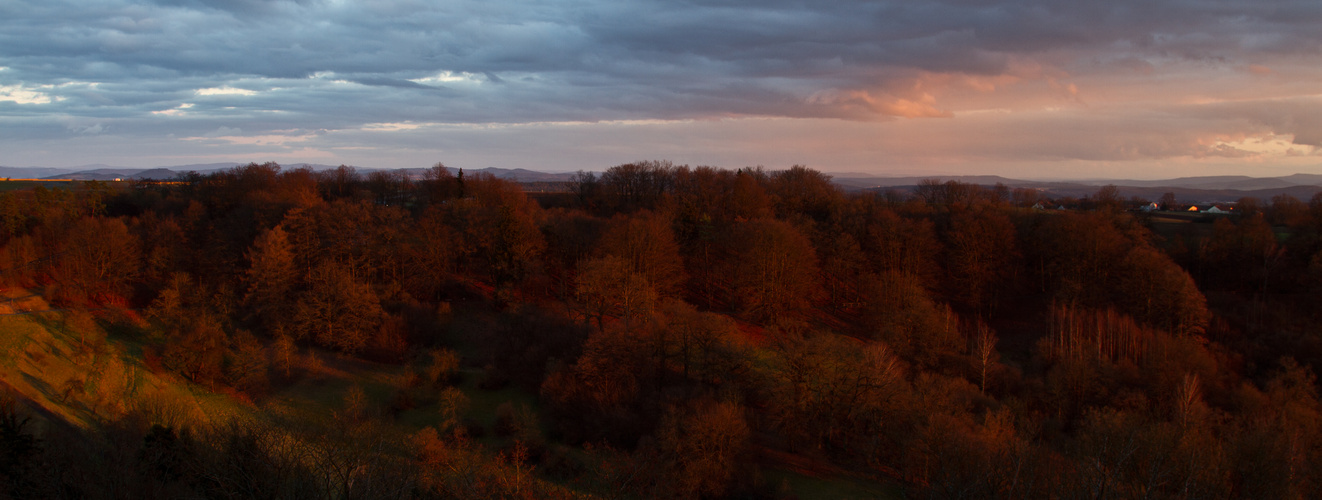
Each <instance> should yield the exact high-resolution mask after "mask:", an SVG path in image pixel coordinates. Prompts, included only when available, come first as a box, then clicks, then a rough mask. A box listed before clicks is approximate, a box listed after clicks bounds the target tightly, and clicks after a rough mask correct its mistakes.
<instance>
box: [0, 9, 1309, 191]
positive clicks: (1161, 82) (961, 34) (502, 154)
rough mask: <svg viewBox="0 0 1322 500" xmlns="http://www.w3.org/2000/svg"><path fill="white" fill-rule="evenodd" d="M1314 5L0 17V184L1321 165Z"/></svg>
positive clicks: (1021, 172)
mask: <svg viewBox="0 0 1322 500" xmlns="http://www.w3.org/2000/svg"><path fill="white" fill-rule="evenodd" d="M1320 146H1322V2H1318V1H1317V0H1306V1H1270V0H1265V1H1224V0H1223V1H1201V0H1108V1H1104V2H1102V1H1087V2H1081V1H1076V0H1041V1H1031V0H1023V1H1015V0H949V1H918V0H876V1H841V0H816V1H802V0H795V1H788V0H713V1H705V2H698V1H666V0H562V1H553V2H546V1H521V0H518V1H505V0H488V1H481V2H470V1H443V0H442V1H423V0H372V1H353V0H294V1H287V0H159V1H131V0H79V1H64V0H42V1H27V0H0V165H5V166H45V167H74V166H81V165H88V164H109V165H117V166H127V167H139V168H148V167H156V166H169V165H184V164H197V163H213V162H243V163H246V162H250V161H256V162H265V161H275V162H280V163H301V162H308V163H320V164H332V165H338V164H348V165H355V166H360V167H368V168H404V167H425V166H431V165H433V164H435V163H437V162H443V163H445V164H446V165H448V166H451V167H460V168H483V167H500V168H527V169H532V170H541V171H575V170H604V169H605V168H607V167H610V166H612V165H618V164H623V163H628V162H632V161H638V160H670V161H673V162H675V163H676V164H689V165H712V166H718V167H725V168H739V167H744V166H753V165H763V166H766V167H767V168H771V169H781V168H787V167H789V166H791V165H796V164H801V165H806V166H809V167H812V168H815V169H818V170H822V171H825V172H833V173H837V174H839V173H867V174H874V175H883V176H886V175H893V176H900V175H929V174H930V175H952V174H999V175H1005V176H1008V177H1018V178H1051V179H1068V178H1131V179H1156V178H1170V177H1180V176H1196V175H1251V176H1256V177H1267V176H1277V175H1289V174H1293V173H1297V172H1302V173H1322V147H1320Z"/></svg>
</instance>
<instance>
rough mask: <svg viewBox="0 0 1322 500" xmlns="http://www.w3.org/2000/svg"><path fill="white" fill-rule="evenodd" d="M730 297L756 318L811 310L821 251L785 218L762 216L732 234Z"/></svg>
mask: <svg viewBox="0 0 1322 500" xmlns="http://www.w3.org/2000/svg"><path fill="white" fill-rule="evenodd" d="M729 238H730V244H731V247H732V251H731V253H730V255H731V261H730V262H729V263H728V265H729V268H730V273H729V276H730V278H729V279H730V288H731V292H730V293H731V299H732V300H731V302H732V303H733V304H735V305H736V306H738V307H739V309H741V310H743V311H744V312H745V313H747V314H749V315H750V316H752V317H755V318H759V319H763V320H774V319H776V318H781V317H794V316H798V315H801V314H805V313H807V312H808V311H809V309H810V308H811V306H812V303H813V301H814V300H815V299H816V298H817V296H818V294H819V291H820V283H819V281H818V274H817V255H816V253H815V251H814V250H813V247H812V244H811V243H810V242H809V241H808V238H807V237H805V236H804V235H803V233H800V232H799V231H798V230H797V229H795V228H794V226H792V225H790V224H789V223H787V222H782V221H778V220H774V219H758V220H752V221H748V222H745V223H742V224H739V225H736V226H735V227H734V228H733V230H732V231H731V234H730V235H729Z"/></svg>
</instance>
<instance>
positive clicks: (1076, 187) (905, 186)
mask: <svg viewBox="0 0 1322 500" xmlns="http://www.w3.org/2000/svg"><path fill="white" fill-rule="evenodd" d="M239 165H240V164H239V163H199V164H191V165H175V166H166V167H158V168H151V169H142V168H127V167H115V166H110V165H85V166H83V167H78V168H50V167H3V166H0V178H12V179H76V180H100V181H105V180H114V179H156V180H168V179H173V178H175V177H176V176H178V175H179V174H180V173H184V172H190V171H191V172H198V173H208V172H214V171H216V170H223V169H228V168H234V167H236V166H239ZM303 167H307V168H311V169H312V170H317V171H321V170H327V169H333V168H336V167H337V166H335V165H321V164H315V163H293V164H286V165H282V168H284V169H294V168H303ZM355 168H357V169H358V170H359V171H362V172H371V171H374V170H378V169H371V168H363V167H355ZM426 170H427V169H425V168H405V169H398V171H400V172H404V173H405V174H406V175H408V176H409V177H410V178H414V179H420V178H422V176H423V173H424V172H425V171H426ZM450 170H451V172H452V173H456V174H457V173H458V169H454V168H451V169H450ZM465 173H467V174H469V175H472V174H477V173H487V174H491V175H493V176H495V177H498V178H501V179H508V180H512V181H516V182H565V181H569V180H571V179H572V178H573V177H574V175H575V174H574V173H567V172H538V171H535V170H527V169H522V168H515V169H507V168H480V169H468V170H466V171H465ZM926 179H936V180H938V181H941V182H946V181H952V180H953V181H958V182H963V183H966V184H977V185H981V186H988V187H990V186H995V185H996V184H1004V185H1005V186H1008V187H1010V188H1031V189H1037V190H1040V191H1042V192H1043V193H1044V194H1045V195H1046V196H1047V197H1051V198H1059V197H1067V196H1068V197H1076V198H1082V197H1085V196H1089V195H1092V194H1094V193H1096V192H1097V189H1098V188H1099V187H1101V186H1105V185H1108V184H1114V185H1115V186H1116V187H1117V188H1119V191H1120V195H1121V196H1122V197H1125V198H1131V197H1136V198H1142V199H1145V200H1157V199H1159V198H1161V196H1162V195H1163V194H1165V193H1168V192H1169V193H1175V196H1176V198H1177V199H1179V200H1180V201H1182V202H1188V203H1211V202H1228V201H1235V200H1237V199H1239V198H1243V197H1254V198H1259V199H1264V200H1265V199H1269V198H1271V197H1272V196H1276V195H1278V194H1289V195H1290V196H1294V197H1295V198H1298V199H1300V200H1303V201H1308V200H1309V199H1311V198H1312V197H1313V195H1315V194H1317V193H1318V192H1322V175H1317V174H1294V175H1287V176H1283V177H1249V176H1243V175H1219V176H1206V177H1180V178H1176V179H1165V180H1155V181H1148V180H1125V179H1113V180H1112V179H1089V180H1077V181H1039V180H1025V179H1011V178H1007V177H1001V176H996V175H963V176H946V175H937V176H910V177H880V176H872V175H868V174H859V173H846V174H834V176H833V178H832V180H833V181H834V182H835V183H836V184H837V185H839V186H840V187H842V188H844V189H846V190H850V191H865V190H882V189H898V190H901V191H907V190H911V189H913V188H914V187H915V186H917V185H918V184H919V183H921V182H922V181H923V180H926Z"/></svg>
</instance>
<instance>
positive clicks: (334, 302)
mask: <svg viewBox="0 0 1322 500" xmlns="http://www.w3.org/2000/svg"><path fill="white" fill-rule="evenodd" d="M307 281H308V289H307V290H306V291H305V292H303V293H302V294H300V295H299V297H298V302H297V303H296V304H295V305H294V318H293V319H294V325H295V326H294V333H295V334H296V335H298V336H299V337H309V338H312V339H314V340H316V341H317V342H318V343H320V344H321V345H324V346H326V347H330V348H333V349H336V350H339V351H343V352H348V353H353V352H357V351H359V350H361V349H362V348H363V347H365V346H366V345H367V340H368V339H369V338H371V336H372V334H373V333H374V332H375V331H376V329H377V327H378V326H379V325H380V324H381V320H382V318H383V316H384V312H383V311H382V310H381V305H380V303H379V301H378V299H377V297H376V293H374V292H373V291H372V288H371V286H369V285H367V284H366V283H363V282H361V281H359V280H356V279H354V278H353V276H351V275H350V274H349V271H348V270H346V269H344V268H342V267H340V266H338V265H335V264H334V263H331V262H325V263H322V264H320V265H318V266H317V267H315V268H313V270H312V272H311V273H310V274H309V275H308V278H307Z"/></svg>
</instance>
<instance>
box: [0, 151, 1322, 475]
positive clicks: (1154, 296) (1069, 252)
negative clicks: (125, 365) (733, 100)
mask: <svg viewBox="0 0 1322 500" xmlns="http://www.w3.org/2000/svg"><path fill="white" fill-rule="evenodd" d="M1112 188H1113V187H1112ZM1113 191H1114V190H1113V189H1111V190H1108V189H1107V188H1103V189H1102V190H1101V191H1099V192H1098V193H1097V195H1096V196H1094V197H1090V199H1089V200H1085V201H1087V203H1082V204H1079V205H1078V206H1079V207H1080V208H1078V209H1074V210H1048V211H1044V210H1036V209H1033V208H1031V207H1032V206H1033V205H1034V204H1036V203H1037V202H1038V201H1040V200H1038V199H1037V198H1036V197H1034V196H1031V193H1024V192H1019V191H1015V192H1011V191H1010V190H1008V189H1006V188H1005V187H1004V186H1000V187H984V186H977V185H971V184H962V183H958V182H946V183H940V182H935V181H931V182H924V183H923V184H921V185H919V186H917V187H915V188H914V189H913V190H912V191H910V192H899V191H863V192H846V191H844V190H842V189H840V188H839V187H837V186H836V185H834V184H833V183H832V182H831V178H830V176H828V175H825V174H823V173H821V172H818V171H815V170H812V169H809V168H806V167H803V166H794V167H792V168H789V169H786V170H766V169H763V168H760V167H759V168H745V169H739V170H726V169H718V168H713V167H705V166H698V167H691V166H687V165H674V164H672V163H670V162H664V161H647V162H637V163H631V164H626V165H619V166H615V167H611V168H610V169H607V170H606V171H605V172H604V173H602V174H600V175H597V174H591V173H579V174H578V175H577V176H576V178H575V180H574V181H573V182H570V183H568V184H567V185H566V186H565V188H564V189H563V192H561V193H552V194H549V195H548V194H541V195H533V194H531V193H525V192H524V190H523V189H522V187H521V186H520V185H519V184H517V183H514V182H511V181H507V180H502V179H498V178H495V177H492V176H490V175H464V174H463V173H462V171H460V172H459V173H458V174H454V173H452V172H451V171H450V170H449V169H446V168H445V167H444V166H443V165H439V164H438V165H437V166H436V167H434V168H432V169H428V170H427V171H426V173H425V175H420V176H414V177H411V176H409V175H406V174H405V173H403V172H402V171H401V172H384V171H371V172H359V171H357V170H355V169H353V168H350V167H340V168H338V169H332V170H327V171H322V172H314V171H311V170H308V169H284V168H282V167H281V166H279V165H277V164H273V163H267V164H250V165H246V166H242V167H238V168H235V169H231V170H223V171H218V172H215V173H211V174H206V175H202V174H191V175H188V176H185V177H181V178H180V179H179V182H175V183H150V182H140V183H135V184H132V185H124V184H119V185H110V184H105V183H96V182H88V183H84V184H83V185H81V186H77V187H75V188H71V189H46V188H41V187H38V188H35V189H28V190H13V191H5V192H0V269H3V281H4V286H6V287H8V288H11V289H24V290H32V291H34V293H37V294H39V295H41V296H42V297H44V299H45V300H46V301H48V302H49V303H50V304H51V308H52V310H53V311H63V312H60V313H59V314H61V315H62V317H64V318H66V319H65V320H63V321H64V322H63V323H61V325H74V324H76V325H82V326H76V327H72V326H71V327H67V328H66V327H65V326H61V328H66V330H67V331H84V332H92V331H95V332H101V335H102V336H103V337H105V339H103V340H101V341H100V342H103V343H106V342H109V343H111V344H113V345H118V346H129V347H131V349H129V348H128V347H124V348H122V350H121V351H118V352H124V353H129V352H132V353H137V354H125V356H127V357H126V358H125V359H129V360H130V362H131V363H130V364H132V363H139V364H140V366H142V369H143V370H149V371H152V372H153V373H158V374H159V375H160V376H161V377H166V378H169V379H174V380H177V381H178V383H179V384H186V385H188V386H190V387H196V388H197V390H199V391H209V392H211V393H217V394H224V395H227V396H226V397H230V398H236V399H237V400H241V401H245V402H246V403H245V404H248V405H250V407H251V408H253V409H254V410H253V411H254V412H256V414H258V415H262V416H261V417H259V418H255V419H251V420H250V421H248V422H247V423H243V422H231V423H227V424H225V425H218V424H213V425H202V424H201V423H199V422H194V421H191V420H189V419H183V418H171V419H166V418H163V417H161V416H160V414H159V413H160V412H157V413H156V414H151V413H150V412H143V411H140V410H138V409H135V408H132V407H123V408H116V407H115V406H114V405H109V404H107V405H102V406H92V405H91V403H85V402H89V401H92V400H93V396H94V394H93V392H95V391H98V390H104V389H98V388H97V387H93V385H92V384H90V382H81V383H71V384H70V385H68V387H67V388H65V390H64V391H63V393H62V394H63V398H62V399H60V404H66V405H73V404H79V405H85V406H86V407H87V408H89V409H91V408H96V409H97V410H96V411H93V412H91V413H92V414H94V415H95V418H94V419H93V420H94V424H93V425H91V426H85V427H79V426H77V425H67V424H69V423H68V422H65V423H60V422H54V423H50V424H46V425H42V426H34V425H32V424H30V423H27V422H28V421H27V420H24V418H25V417H26V416H29V415H28V413H27V412H26V410H25V409H24V408H32V407H37V406H40V405H38V404H37V403H35V402H33V400H32V398H31V397H30V396H29V395H25V394H22V393H11V395H10V398H11V399H10V402H9V403H8V404H6V405H3V408H0V409H3V415H0V416H2V417H3V418H0V441H3V443H0V444H2V445H3V446H2V447H0V451H3V457H0V458H3V460H0V481H2V482H3V488H4V491H5V492H6V493H7V494H9V495H10V496H14V497H22V496H38V497H70V498H74V497H77V498H99V497H107V498H109V497H120V496H124V495H129V496H138V497H161V498H165V497H177V496H180V495H183V496H189V495H193V496H203V497H211V496H232V495H242V494H243V493H241V492H243V491H261V492H265V494H266V495H268V496H273V497H281V498H284V497H290V498H292V497H298V496H307V497H311V498H325V497H342V498H349V497H354V498H360V497H361V498H376V497H382V498H384V497H391V498H433V497H435V498H449V497H459V498H490V497H496V496H505V497H529V498H540V497H566V498H568V497H580V496H581V497H598V496H599V497H628V498H654V497H655V498H662V497H664V498H729V497H741V498H789V497H792V496H796V495H797V496H812V494H811V492H808V493H805V491H808V490H803V489H801V488H800V487H798V486H796V485H797V484H798V479H795V480H793V481H791V478H802V477H819V478H825V479H826V480H830V481H837V480H838V481H853V482H862V483H865V484H869V485H873V486H876V487H878V488H881V489H882V491H889V492H890V494H893V495H894V496H897V497H898V496H899V495H912V496H926V497H933V498H956V497H959V498H966V497H1031V498H1066V497H1068V498H1075V497H1085V496H1086V497H1090V498H1133V497H1138V496H1151V497H1156V498H1206V497H1217V498H1224V497H1243V498H1301V497H1316V496H1318V495H1319V493H1322V468H1319V467H1318V464H1322V405H1319V401H1318V388H1317V383H1316V377H1315V373H1316V371H1317V370H1318V368H1319V365H1320V364H1322V337H1319V332H1322V329H1319V328H1318V326H1319V325H1322V316H1319V314H1322V310H1319V309H1318V308H1317V307H1316V300H1315V299H1314V298H1313V297H1315V296H1316V295H1315V294H1316V293H1318V292H1319V291H1322V237H1319V235H1322V196H1318V197H1314V198H1313V199H1311V200H1309V201H1307V202H1303V201H1300V200H1296V199H1294V198H1290V197H1288V196H1283V197H1278V198H1279V199H1277V198H1273V199H1272V200H1266V201H1256V200H1244V202H1243V203H1242V204H1241V205H1240V206H1241V207H1244V208H1246V210H1241V211H1239V213H1237V214H1235V215H1232V216H1225V217H1221V218H1217V219H1216V220H1215V222H1211V223H1184V224H1166V223H1161V222H1154V221H1153V220H1151V219H1150V218H1148V217H1146V216H1144V215H1143V214H1141V213H1136V212H1129V211H1126V210H1124V209H1123V206H1122V200H1119V199H1118V197H1117V195H1116V193H1114V192H1113ZM10 312H14V313H19V314H22V313H23V312H22V311H10ZM70 318H82V319H70ZM107 339H108V340H107ZM85 341H86V339H80V341H79V342H85ZM86 342H91V341H86ZM88 345H90V343H89V344H88ZM102 349H103V351H96V352H106V351H104V348H102ZM94 351H95V350H94V349H93V350H92V351H87V352H94ZM88 359H91V358H88ZM327 363H330V364H333V365H335V366H336V367H341V366H370V367H372V368H371V370H378V371H381V372H382V373H391V374H392V375H390V377H389V379H390V380H391V381H392V382H390V383H389V384H388V387H389V389H388V390H386V391H385V392H384V395H380V394H375V393H373V392H371V391H364V390H363V389H361V388H353V389H351V390H348V392H346V393H345V395H344V396H343V398H342V400H340V399H337V400H336V401H335V402H334V411H333V416H332V417H331V418H329V419H328V420H321V421H318V422H319V423H317V424H315V425H313V424H308V423H306V422H298V421H291V420H289V419H286V418H285V417H279V418H277V417H275V416H273V415H276V413H275V410H274V409H273V408H276V407H277V406H279V404H280V403H279V402H280V401H281V400H282V398H283V397H285V396H286V395H288V394H290V392H291V391H297V390H302V389H301V388H305V387H308V386H309V384H313V381H314V380H316V379H317V377H318V376H320V375H318V374H325V373H331V372H333V371H334V370H336V369H340V368H332V367H328V366H326V364H327ZM352 363H361V364H352ZM134 366H138V365H134ZM317 383H320V384H323V385H324V384H325V382H324V381H323V382H317ZM98 387H100V386H98ZM89 389H90V391H92V392H89ZM494 394H519V395H520V396H519V397H520V398H523V399H521V400H520V401H523V402H521V403H517V404H516V403H514V402H505V403H504V404H503V405H500V406H499V408H497V409H496V410H494V412H493V413H491V415H490V416H489V421H490V423H484V421H483V420H482V419H481V418H478V417H479V415H481V413H480V411H479V407H483V405H484V404H485V403H483V401H486V400H488V399H490V398H491V397H493V396H492V395H494ZM15 401H17V403H22V404H15ZM25 401H26V403H25ZM43 418H47V419H49V417H43ZM482 418H487V417H482ZM54 420H58V419H54ZM194 420H196V419H194ZM295 420H297V419H295ZM34 429H35V430H34ZM74 436H82V437H78V438H75V437H74ZM80 439H82V440H83V441H85V442H82V444H78V443H79V442H80V441H79V440H80ZM281 440H286V441H281ZM277 442H302V443H306V444H307V445H306V446H305V447H301V448H300V447H297V446H288V447H285V446H276V445H275V444H273V443H277ZM77 450H84V451H87V450H92V451H93V452H95V453H92V455H93V456H95V455H96V453H110V450H119V451H117V453H120V454H121V455H125V457H126V458H124V459H123V460H119V461H103V460H93V459H91V458H87V456H88V453H82V452H78V451H77ZM318 450H321V451H325V452H326V453H331V452H330V451H327V450H359V451H360V452H358V451H355V452H354V453H357V454H349V451H342V452H336V453H341V454H334V453H331V454H327V455H317V454H316V453H319V452H320V451H318ZM129 455H131V456H129ZM282 464H283V465H282ZM241 471H247V472H241ZM336 474H338V476H337V475H336ZM337 477H338V479H336V478H337ZM300 491H302V493H300Z"/></svg>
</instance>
